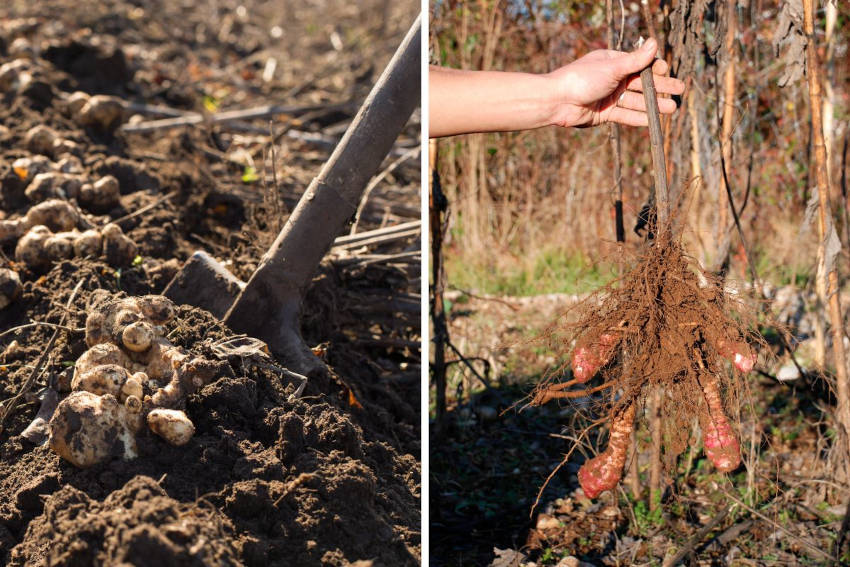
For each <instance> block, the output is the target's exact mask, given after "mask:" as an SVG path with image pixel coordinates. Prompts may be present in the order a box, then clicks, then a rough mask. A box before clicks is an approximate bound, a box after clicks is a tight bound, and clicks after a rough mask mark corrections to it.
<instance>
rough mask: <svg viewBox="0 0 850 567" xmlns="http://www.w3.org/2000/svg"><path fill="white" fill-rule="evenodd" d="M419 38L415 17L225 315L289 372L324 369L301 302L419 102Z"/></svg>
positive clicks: (317, 371)
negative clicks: (306, 334) (305, 335)
mask: <svg viewBox="0 0 850 567" xmlns="http://www.w3.org/2000/svg"><path fill="white" fill-rule="evenodd" d="M420 42H421V31H420V25H419V18H418V17H417V19H416V21H415V22H414V23H413V26H412V27H411V28H410V31H408V33H407V35H406V36H405V38H404V40H403V41H402V43H401V45H400V46H399V48H398V50H397V51H396V53H395V55H393V58H392V60H390V63H389V65H387V68H386V69H385V70H384V72H383V73H382V74H381V77H380V78H379V79H378V82H377V83H376V84H375V86H374V87H373V88H372V91H371V92H370V93H369V96H368V97H367V98H366V101H365V102H364V103H363V105H362V106H361V107H360V111H359V112H358V113H357V116H355V118H354V120H353V122H352V123H351V126H350V127H349V128H348V131H347V132H346V133H345V136H343V138H342V140H341V141H340V142H339V145H337V147H336V149H335V150H334V152H333V154H332V155H331V157H330V159H329V160H328V162H327V163H326V164H325V165H324V167H323V168H322V170H321V171H320V172H319V175H318V176H317V177H316V178H315V179H313V181H312V183H310V186H309V187H308V188H307V190H306V191H305V192H304V195H303V196H302V197H301V200H300V201H299V202H298V205H297V206H296V207H295V210H294V211H292V215H290V217H289V219H288V220H287V221H286V225H284V227H283V230H281V231H280V234H279V235H278V236H277V238H276V239H275V241H274V243H273V244H272V246H271V248H270V249H269V251H268V252H267V253H266V255H265V256H264V257H263V260H262V262H261V263H260V266H259V268H257V271H256V272H254V274H253V275H252V276H251V279H250V280H248V283H247V285H246V286H245V289H244V290H242V292H241V293H240V294H239V297H237V299H236V301H235V302H234V303H233V306H232V307H231V308H230V310H229V311H228V312H227V314H226V315H225V317H224V321H225V323H227V324H228V325H229V326H230V327H231V328H232V329H233V330H235V331H237V332H241V333H246V334H249V335H252V336H254V337H257V338H259V339H262V340H264V341H266V343H267V344H268V345H269V347H270V348H271V349H272V351H273V352H274V354H275V355H277V356H278V357H280V359H281V360H282V361H283V362H284V364H286V365H287V366H288V367H289V368H290V369H292V370H295V371H296V372H301V373H304V374H307V375H311V374H316V373H322V372H324V371H325V367H324V364H322V363H321V361H320V360H319V359H318V358H316V357H315V356H314V355H313V354H312V352H311V351H310V349H309V348H307V346H306V345H305V344H304V340H303V339H302V337H301V330H300V311H301V301H302V299H303V296H304V293H305V292H306V290H307V287H308V286H309V285H310V282H311V281H312V278H313V274H314V273H315V272H316V269H317V268H318V267H319V264H320V262H321V261H322V258H323V257H324V255H325V254H326V253H327V251H328V250H329V249H330V247H331V244H332V243H333V241H334V238H335V237H336V236H338V235H339V234H340V232H341V231H342V230H343V228H344V227H345V224H346V222H348V221H349V219H351V217H352V215H354V213H355V212H356V211H357V204H358V203H359V201H360V198H361V196H362V194H363V191H364V189H365V188H366V184H367V183H368V181H369V179H370V178H371V177H372V176H373V175H374V174H375V172H376V171H377V170H378V168H379V167H380V165H381V162H382V161H383V160H384V158H385V157H386V155H387V153H388V152H389V151H390V149H391V148H392V146H393V143H395V140H396V138H397V137H398V135H399V133H400V132H401V130H402V128H403V127H404V125H405V123H406V122H407V121H408V119H409V118H410V115H411V114H412V113H413V109H414V108H416V106H417V105H418V104H419V101H420V97H421V94H420V84H421V81H420V76H421V75H420V69H421V67H420Z"/></svg>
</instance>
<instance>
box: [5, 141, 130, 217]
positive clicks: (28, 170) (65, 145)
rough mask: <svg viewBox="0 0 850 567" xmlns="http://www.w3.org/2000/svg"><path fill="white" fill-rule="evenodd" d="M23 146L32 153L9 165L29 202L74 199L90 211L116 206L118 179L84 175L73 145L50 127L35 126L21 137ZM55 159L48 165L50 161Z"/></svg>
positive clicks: (118, 191) (118, 193) (76, 148)
mask: <svg viewBox="0 0 850 567" xmlns="http://www.w3.org/2000/svg"><path fill="white" fill-rule="evenodd" d="M24 145H25V146H26V148H27V149H28V150H29V151H30V152H31V153H32V154H33V155H32V156H31V157H22V158H18V159H16V160H15V161H14V162H12V170H13V171H14V172H15V173H16V174H17V175H18V177H20V178H21V180H22V181H23V182H24V183H26V184H27V186H26V189H25V191H24V194H25V195H26V197H27V199H28V200H29V201H30V202H32V203H40V202H42V201H44V200H46V199H53V198H60V199H75V200H77V201H78V202H79V203H80V205H81V206H83V207H85V208H86V209H88V210H91V211H93V212H105V211H108V210H109V209H110V208H112V207H114V206H116V205H117V204H118V202H119V198H120V196H121V193H120V187H119V185H118V180H117V179H116V178H115V177H113V176H111V175H107V176H104V177H102V178H100V179H98V180H96V181H93V182H92V181H91V180H90V179H88V178H87V177H86V176H85V175H83V166H82V163H81V162H80V159H79V157H78V155H79V153H80V151H79V147H78V145H77V143H76V142H73V141H71V140H66V139H64V138H62V137H60V136H59V135H58V134H57V133H56V132H54V131H53V129H52V128H49V127H47V126H44V125H38V126H34V127H32V128H30V129H29V130H28V131H27V133H26V135H25V136H24ZM51 157H52V158H54V159H57V160H58V161H57V162H55V163H54V162H51V161H50V158H51Z"/></svg>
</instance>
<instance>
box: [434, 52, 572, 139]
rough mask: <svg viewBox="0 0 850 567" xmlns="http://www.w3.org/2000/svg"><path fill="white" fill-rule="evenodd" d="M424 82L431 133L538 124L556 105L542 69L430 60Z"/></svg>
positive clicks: (549, 117) (547, 121) (547, 120)
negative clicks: (459, 66) (477, 67)
mask: <svg viewBox="0 0 850 567" xmlns="http://www.w3.org/2000/svg"><path fill="white" fill-rule="evenodd" d="M428 84H429V93H430V95H429V105H430V109H431V110H430V118H429V134H430V136H431V137H439V136H453V135H455V134H463V133H467V132H507V131H513V130H529V129H532V128H540V127H542V126H547V125H549V124H551V123H552V122H551V121H552V117H553V116H554V114H555V110H556V107H557V97H556V96H555V94H554V90H553V89H554V87H553V85H552V82H551V81H550V80H549V78H548V77H547V76H546V75H534V74H531V73H503V72H497V71H459V70H456V69H447V68H443V67H436V66H431V67H430V69H429V73H428Z"/></svg>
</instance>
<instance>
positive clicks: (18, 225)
mask: <svg viewBox="0 0 850 567" xmlns="http://www.w3.org/2000/svg"><path fill="white" fill-rule="evenodd" d="M81 221H82V219H81V217H80V214H79V213H78V212H77V210H76V209H75V208H74V207H73V206H72V205H71V204H70V203H68V202H67V201H63V200H62V199H48V200H47V201H44V202H43V203H39V204H38V205H35V206H34V207H32V208H30V210H29V211H28V212H27V214H26V215H24V216H23V217H21V218H19V219H15V220H3V221H0V243H4V242H12V241H14V240H15V239H18V242H17V245H16V246H15V260H16V261H18V262H20V263H22V264H24V265H26V266H27V267H28V268H29V269H31V270H33V271H42V270H45V269H47V268H49V267H50V265H51V264H52V263H53V262H58V261H60V260H65V259H68V258H73V257H75V256H77V257H86V256H93V257H100V256H105V257H106V260H107V262H109V263H110V264H112V265H115V266H123V265H127V264H129V263H130V262H132V261H133V259H134V258H135V257H136V254H137V251H138V249H137V247H136V244H135V243H134V242H133V241H132V240H131V239H129V238H128V237H127V236H125V235H124V232H123V231H122V230H121V227H120V226H118V225H117V224H113V223H110V224H107V225H106V226H104V227H103V228H101V229H96V228H89V229H88V230H83V231H82V232H81V231H80V230H78V229H77V227H78V226H80V225H81V224H83V223H82V222H81Z"/></svg>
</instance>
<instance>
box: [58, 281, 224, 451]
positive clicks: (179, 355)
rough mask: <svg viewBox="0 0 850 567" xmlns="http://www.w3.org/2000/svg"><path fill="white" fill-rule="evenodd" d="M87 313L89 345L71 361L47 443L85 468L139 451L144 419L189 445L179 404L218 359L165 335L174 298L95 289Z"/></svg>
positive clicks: (209, 375)
mask: <svg viewBox="0 0 850 567" xmlns="http://www.w3.org/2000/svg"><path fill="white" fill-rule="evenodd" d="M87 311H88V317H87V319H86V344H87V345H88V346H89V347H90V348H89V349H88V350H87V351H86V352H85V353H83V355H82V356H81V357H80V358H79V360H77V363H76V366H75V369H74V376H73V378H72V380H71V390H72V393H71V394H70V395H69V396H68V397H67V398H65V399H64V400H62V401H61V402H60V403H59V406H58V407H57V408H56V412H55V413H54V415H53V418H52V419H51V420H50V447H51V448H52V449H53V450H54V451H55V452H56V453H57V454H59V455H60V456H61V457H62V458H64V459H66V460H68V461H70V462H71V463H73V464H74V465H76V466H78V467H88V466H92V465H95V464H97V463H100V462H103V461H105V460H106V459H108V458H110V457H115V456H118V457H122V458H124V459H133V458H135V457H137V456H138V449H137V444H136V436H137V435H138V434H139V433H140V432H141V431H142V430H143V428H144V426H145V425H147V426H148V428H149V429H150V430H151V431H152V432H153V433H155V434H156V435H158V436H160V437H162V438H163V439H165V440H166V441H167V442H168V443H170V444H172V445H175V446H180V445H185V444H186V443H188V442H189V440H190V439H191V438H192V435H193V434H194V432H195V427H194V425H193V424H192V421H191V420H190V419H189V417H188V416H187V415H186V414H185V413H184V412H183V411H182V410H181V409H180V408H181V407H182V406H183V404H184V403H185V400H186V397H187V396H188V395H189V394H191V393H193V392H195V391H197V390H198V389H200V388H201V387H203V386H204V385H206V384H208V383H210V382H212V381H213V379H214V378H215V377H216V375H217V373H218V371H219V364H218V363H216V362H214V361H210V360H207V359H204V358H201V357H192V356H191V355H190V354H189V353H188V352H186V351H185V350H184V349H182V348H180V347H177V346H174V345H172V344H171V343H170V342H169V341H168V340H167V339H166V338H164V337H163V325H164V324H166V323H167V322H168V321H170V320H171V319H172V318H173V317H174V315H175V309H174V304H173V303H172V302H171V301H170V300H169V299H167V298H165V297H162V296H158V295H148V296H144V297H129V298H127V297H124V298H121V297H113V296H112V295H111V294H110V293H109V292H106V291H104V290H97V291H95V292H94V293H93V294H92V298H91V300H90V301H89V307H88V309H87Z"/></svg>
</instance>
